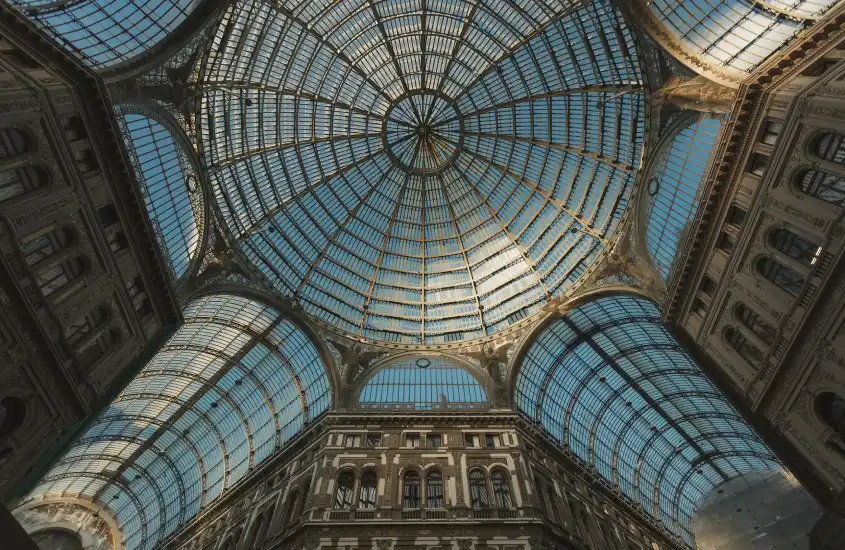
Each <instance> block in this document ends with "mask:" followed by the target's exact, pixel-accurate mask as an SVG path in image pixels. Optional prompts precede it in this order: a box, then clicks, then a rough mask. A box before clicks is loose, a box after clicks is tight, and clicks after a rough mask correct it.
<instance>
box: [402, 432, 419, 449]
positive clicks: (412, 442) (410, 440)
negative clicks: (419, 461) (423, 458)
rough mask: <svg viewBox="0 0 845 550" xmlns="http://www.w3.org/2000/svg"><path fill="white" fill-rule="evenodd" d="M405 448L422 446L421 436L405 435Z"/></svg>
mask: <svg viewBox="0 0 845 550" xmlns="http://www.w3.org/2000/svg"><path fill="white" fill-rule="evenodd" d="M405 446H406V447H411V448H414V449H416V448H418V447H419V446H420V434H405Z"/></svg>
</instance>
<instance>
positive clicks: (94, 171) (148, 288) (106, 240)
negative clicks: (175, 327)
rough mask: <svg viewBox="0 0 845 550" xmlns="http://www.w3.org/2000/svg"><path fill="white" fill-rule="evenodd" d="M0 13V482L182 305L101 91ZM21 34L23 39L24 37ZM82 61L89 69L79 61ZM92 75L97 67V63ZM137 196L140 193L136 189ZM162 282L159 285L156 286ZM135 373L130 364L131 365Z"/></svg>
mask: <svg viewBox="0 0 845 550" xmlns="http://www.w3.org/2000/svg"><path fill="white" fill-rule="evenodd" d="M0 10H2V14H0V15H2V21H3V23H2V25H0V29H2V30H0V148H2V150H3V154H2V155H0V174H2V176H0V178H1V179H2V181H3V183H2V184H0V185H2V197H3V198H2V199H0V403H2V408H3V413H4V421H3V423H2V430H0V468H1V470H0V472H2V473H0V496H3V497H6V496H8V494H9V491H11V489H12V486H13V485H14V484H16V483H19V482H21V481H22V480H23V478H24V477H25V476H27V475H28V474H30V473H32V474H35V473H37V472H38V471H39V470H40V466H39V463H38V462H37V458H38V457H44V456H50V454H51V453H49V452H48V451H49V450H50V449H51V448H54V446H56V444H57V442H60V441H61V439H62V437H63V436H65V435H67V433H68V430H69V428H70V427H71V426H73V425H74V424H77V423H78V422H80V421H83V420H84V419H86V418H87V417H88V416H89V415H91V414H93V413H96V412H97V411H98V408H99V407H102V404H100V405H98V404H97V403H98V401H100V402H102V398H105V399H106V401H105V402H106V403H107V402H108V401H110V400H111V396H112V395H114V394H115V393H116V390H117V389H119V388H120V387H121V386H122V385H123V384H125V375H126V373H127V369H128V370H129V371H131V370H132V365H133V364H135V363H134V359H135V358H136V357H138V355H139V354H140V353H141V352H142V350H144V349H145V347H146V346H147V345H148V344H149V343H150V342H151V341H153V340H155V339H157V338H160V337H161V334H160V331H161V329H162V328H163V327H165V326H168V325H171V324H172V323H173V322H174V321H175V320H176V318H177V311H176V309H175V306H174V302H173V301H172V299H171V298H170V296H169V293H168V292H167V288H168V286H167V282H166V280H165V279H164V278H163V272H162V271H160V269H159V268H158V265H157V256H156V255H154V254H151V253H150V252H151V251H152V249H151V247H150V246H151V244H152V241H151V240H150V235H149V234H148V226H147V223H146V221H145V219H144V217H143V213H142V212H143V211H142V210H141V209H140V208H139V203H138V198H137V197H136V196H135V194H134V192H133V190H132V185H131V184H130V185H127V182H131V181H132V176H131V172H129V171H128V169H127V165H126V163H125V162H124V159H123V158H122V157H121V155H120V148H119V146H118V145H117V143H118V140H119V139H120V136H119V135H117V133H116V132H115V130H114V127H113V126H112V125H111V123H110V121H109V119H108V118H107V117H106V118H104V117H103V115H102V113H103V110H104V109H109V108H110V107H108V104H107V103H106V102H105V98H104V97H103V96H102V95H99V96H98V95H97V94H96V86H95V87H94V90H91V89H90V88H89V87H86V86H85V85H84V84H85V82H84V79H83V80H81V81H78V80H74V78H73V76H74V75H72V74H70V73H69V72H68V71H69V70H72V69H73V68H74V67H75V64H74V62H72V61H70V60H69V59H67V58H66V57H65V56H64V54H61V53H60V52H59V51H58V50H55V49H54V48H53V47H52V46H50V45H48V44H46V43H44V44H41V45H40V47H39V46H36V45H35V43H34V42H33V41H32V40H29V39H30V38H31V37H27V36H26V31H27V28H26V24H25V22H23V21H21V20H20V19H18V18H17V17H16V16H15V15H14V14H13V13H10V12H8V11H6V10H7V8H0ZM24 43H25V44H26V47H24V46H23V44H24ZM80 72H82V71H80ZM90 78H91V80H92V81H93V82H96V80H95V79H94V77H93V76H92V77H90ZM141 206H142V203H141ZM162 290H164V291H162ZM131 374H134V373H131Z"/></svg>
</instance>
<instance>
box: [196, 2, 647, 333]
mask: <svg viewBox="0 0 845 550" xmlns="http://www.w3.org/2000/svg"><path fill="white" fill-rule="evenodd" d="M577 6H580V7H577ZM577 6H576V5H575V4H573V3H567V2H555V1H542V0H518V1H510V2H506V1H500V0H478V1H469V0H466V1H465V0H439V1H435V0H401V1H400V0H386V1H377V0H344V1H343V2H335V1H333V0H314V1H306V2H301V1H292V0H291V1H281V2H279V3H277V4H276V5H274V6H270V5H268V4H266V3H261V2H250V1H246V2H243V1H242V2H239V3H237V4H236V5H235V6H233V7H231V8H230V9H229V11H228V12H227V14H226V16H225V17H224V19H223V21H222V22H221V24H220V27H219V28H218V30H217V32H216V33H215V36H214V39H213V41H212V44H211V47H210V50H209V52H208V57H207V59H206V61H205V64H204V66H203V70H202V74H201V85H202V89H203V92H202V105H201V114H200V120H199V127H200V130H201V132H200V136H201V137H200V139H201V149H202V153H203V155H204V156H205V161H206V163H207V166H208V168H209V174H210V178H211V181H212V185H213V188H214V191H215V194H216V200H217V206H218V208H219V210H220V213H221V214H222V217H223V219H224V220H225V222H226V225H227V226H228V230H229V232H230V233H231V235H232V238H233V239H234V241H235V242H236V243H237V245H238V247H239V248H240V249H241V250H242V251H243V253H244V254H245V256H246V257H248V258H249V260H250V261H251V262H252V264H253V265H254V266H255V267H256V268H257V269H259V270H261V271H262V272H263V273H264V274H265V275H266V276H267V278H268V279H269V280H270V281H271V282H272V284H273V285H275V287H276V288H277V289H278V291H279V292H280V293H282V294H285V295H296V296H297V297H298V298H299V299H300V301H301V303H302V304H303V307H304V308H305V310H306V311H307V312H308V313H310V314H311V315H313V316H314V317H316V318H319V319H322V320H324V321H326V322H327V323H329V324H331V325H334V327H336V328H338V329H340V330H341V331H344V332H346V333H349V334H352V335H356V336H362V337H365V338H371V339H374V340H379V341H393V342H401V343H409V344H419V343H425V344H439V343H446V342H454V341H459V340H466V339H473V338H478V337H483V336H486V335H490V334H493V333H496V332H497V331H499V330H501V329H503V328H506V327H507V326H509V325H511V324H513V323H515V322H518V321H519V320H520V319H523V318H525V317H527V316H529V315H531V314H533V313H535V312H537V311H539V310H540V309H541V308H542V306H543V304H544V303H545V302H546V301H547V300H548V299H549V298H550V297H551V296H555V295H560V294H563V293H565V292H566V291H567V290H569V289H570V288H571V287H572V286H573V285H574V284H575V282H576V281H577V280H578V279H579V277H580V276H581V275H582V274H583V273H584V272H585V271H586V269H588V268H589V266H590V265H592V263H593V262H594V261H595V260H596V259H597V257H598V256H599V254H600V253H601V251H602V250H603V248H604V246H605V244H606V238H607V237H608V236H609V235H610V234H611V233H612V232H613V231H614V229H615V228H616V226H617V224H618V222H619V220H620V219H621V217H622V215H623V212H624V210H625V208H626V206H627V202H628V197H629V196H630V193H631V189H632V186H633V181H634V171H635V168H636V167H638V166H639V162H640V156H641V150H642V141H643V133H644V116H645V113H644V108H645V99H644V97H645V96H644V90H643V89H642V86H643V85H642V81H643V79H642V75H641V67H640V60H639V58H638V56H637V52H636V50H635V46H634V43H633V39H632V36H631V32H630V29H629V28H628V26H627V25H626V23H625V21H624V20H623V18H622V17H621V15H620V14H619V13H618V12H617V11H616V10H614V9H613V8H612V7H611V5H610V3H609V2H607V1H606V0H596V1H593V2H589V1H588V2H583V3H581V4H578V5H577Z"/></svg>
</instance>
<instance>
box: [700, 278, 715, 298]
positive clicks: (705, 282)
mask: <svg viewBox="0 0 845 550" xmlns="http://www.w3.org/2000/svg"><path fill="white" fill-rule="evenodd" d="M698 290H700V291H701V292H703V293H704V294H707V295H708V296H713V294H714V293H715V292H716V281H714V280H713V279H711V278H710V277H709V276H707V275H705V276H704V279H702V280H701V286H700V287H699V289H698Z"/></svg>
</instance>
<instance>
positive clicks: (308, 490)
mask: <svg viewBox="0 0 845 550" xmlns="http://www.w3.org/2000/svg"><path fill="white" fill-rule="evenodd" d="M310 494H311V480H310V479H309V480H308V481H306V482H305V485H304V486H303V488H302V500H300V501H299V513H298V514H297V517H299V516H301V515H302V514H303V512H305V506H306V505H307V504H308V496H309V495H310Z"/></svg>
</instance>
